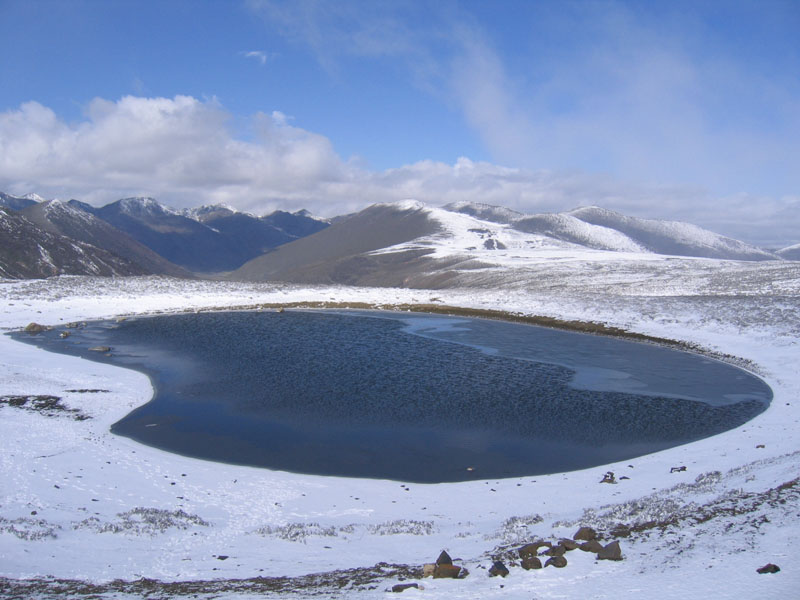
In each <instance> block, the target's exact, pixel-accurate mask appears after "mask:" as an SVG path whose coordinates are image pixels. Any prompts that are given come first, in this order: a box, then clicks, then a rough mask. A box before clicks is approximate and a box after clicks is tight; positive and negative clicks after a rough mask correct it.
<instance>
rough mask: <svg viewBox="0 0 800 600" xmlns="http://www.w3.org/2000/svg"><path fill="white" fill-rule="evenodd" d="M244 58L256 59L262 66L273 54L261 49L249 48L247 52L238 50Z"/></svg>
mask: <svg viewBox="0 0 800 600" xmlns="http://www.w3.org/2000/svg"><path fill="white" fill-rule="evenodd" d="M240 54H241V55H242V56H244V57H245V58H252V59H253V60H255V61H258V62H259V63H260V64H261V65H262V66H263V65H266V64H267V61H268V60H270V59H271V58H273V57H274V54H267V53H266V52H264V51H263V50H250V51H248V52H240Z"/></svg>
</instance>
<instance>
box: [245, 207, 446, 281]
mask: <svg viewBox="0 0 800 600" xmlns="http://www.w3.org/2000/svg"><path fill="white" fill-rule="evenodd" d="M439 229H440V226H439V224H438V223H437V222H436V221H435V220H433V219H431V218H430V217H429V213H428V211H427V210H425V209H424V208H423V207H421V206H419V205H405V204H399V205H385V204H376V205H373V206H370V207H369V208H366V209H364V210H363V211H361V212H359V213H356V214H355V215H353V216H351V217H349V218H347V219H345V220H342V221H338V222H336V223H334V224H333V225H331V226H330V227H327V228H325V229H323V230H321V231H319V232H317V233H315V234H313V235H310V236H308V237H304V238H301V239H299V240H296V241H294V242H291V243H289V244H286V245H284V246H280V247H278V248H276V249H275V250H273V251H271V252H268V253H267V254H265V255H263V256H260V257H258V258H255V259H253V260H251V261H250V262H248V263H246V264H245V265H243V266H242V267H241V268H240V269H237V270H236V271H234V272H233V273H232V274H231V278H232V279H243V280H250V281H268V280H278V281H291V282H303V283H309V282H314V283H346V284H361V285H392V283H389V281H393V282H394V281H400V282H402V278H403V277H404V272H405V270H410V272H413V271H414V270H415V267H414V265H416V263H417V262H418V260H419V259H420V258H421V257H422V256H424V255H425V254H427V252H428V251H427V250H424V249H418V250H409V251H406V252H399V253H392V254H377V255H372V254H369V253H370V252H372V251H374V250H380V249H382V248H386V247H388V246H393V245H395V244H400V243H403V242H408V241H411V240H414V239H416V238H418V237H421V236H424V235H430V234H433V233H436V232H437V231H439ZM397 285H399V283H397Z"/></svg>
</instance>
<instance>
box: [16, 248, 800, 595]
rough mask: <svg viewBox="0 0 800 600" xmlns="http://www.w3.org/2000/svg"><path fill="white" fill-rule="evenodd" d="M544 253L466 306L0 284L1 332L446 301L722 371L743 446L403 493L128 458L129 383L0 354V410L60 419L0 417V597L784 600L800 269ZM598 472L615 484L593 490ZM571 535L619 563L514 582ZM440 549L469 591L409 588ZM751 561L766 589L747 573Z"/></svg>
mask: <svg viewBox="0 0 800 600" xmlns="http://www.w3.org/2000/svg"><path fill="white" fill-rule="evenodd" d="M558 252H560V258H559V259H558V260H549V261H545V260H543V261H541V262H539V263H535V264H533V263H532V264H531V265H530V267H529V270H527V271H526V277H525V279H524V280H520V282H519V284H518V285H517V286H515V287H508V286H504V285H500V284H498V280H495V282H494V285H493V286H491V287H488V286H487V288H486V289H474V288H470V289H449V290H436V291H432V290H409V289H397V288H379V289H378V288H357V287H346V286H319V287H316V286H291V285H274V284H243V283H230V282H226V283H222V282H211V281H178V280H171V279H167V278H161V277H158V278H155V277H153V278H125V279H110V278H76V277H62V278H57V279H53V280H48V281H24V282H11V283H3V284H2V285H0V299H1V300H2V301H0V327H3V328H12V327H14V328H16V327H23V326H24V325H26V324H27V323H29V322H30V321H34V320H35V321H38V322H41V323H44V324H51V325H54V326H57V327H59V328H60V327H62V326H64V325H65V324H66V323H69V322H80V321H82V320H85V319H90V318H99V317H115V316H125V315H127V316H130V314H131V313H143V312H145V313H146V312H155V311H158V312H161V311H168V312H170V311H198V310H208V309H212V308H214V307H216V308H219V307H224V306H228V307H234V308H235V307H240V306H242V305H254V306H258V305H260V304H262V303H276V304H283V305H286V304H289V303H292V302H298V301H306V302H312V303H324V302H334V303H336V302H345V303H372V304H376V305H381V306H392V305H399V304H402V303H414V304H439V303H444V304H448V305H455V306H462V307H467V308H484V309H486V308H490V309H500V310H504V311H508V312H509V313H510V314H512V315H519V314H526V315H530V314H538V315H545V316H551V317H558V318H561V319H565V320H576V319H577V320H583V321H595V322H600V323H605V324H607V325H609V326H614V327H620V328H623V329H627V330H630V331H635V332H639V333H643V334H648V335H654V336H660V337H666V338H670V339H676V340H681V341H684V342H687V343H692V344H697V345H699V346H701V347H703V348H705V349H707V350H710V351H713V352H716V353H718V354H720V355H724V354H731V353H732V354H735V355H736V356H737V357H739V360H740V363H741V364H747V365H748V366H749V368H751V369H754V370H757V372H759V373H760V374H761V375H762V377H763V378H764V379H765V380H766V382H767V383H768V384H769V385H770V386H771V387H772V389H773V392H774V394H775V395H774V398H773V401H772V403H771V405H770V407H769V408H768V409H767V410H766V411H765V412H764V413H762V414H761V415H759V416H758V417H756V418H755V419H754V420H753V421H751V422H749V423H746V424H745V425H743V426H742V427H739V428H736V429H734V430H731V431H728V432H726V433H723V434H720V435H717V436H713V437H711V438H707V439H704V440H700V441H698V442H695V443H692V444H687V445H684V446H680V447H676V448H672V449H670V450H666V451H663V452H658V453H653V454H649V455H646V456H642V457H640V458H637V459H634V460H626V461H622V462H619V463H615V464H609V465H605V466H602V467H598V468H593V469H586V470H582V471H571V472H567V473H559V474H553V475H545V476H536V477H519V478H510V479H493V480H486V481H473V482H465V483H457V484H439V485H414V484H409V485H403V484H400V483H399V482H395V481H385V480H364V479H353V478H339V477H319V476H308V475H298V474H291V473H286V472H280V471H272V470H268V469H254V468H249V467H241V466H235V465H229V464H219V463H213V462H209V461H202V460H195V459H191V458H187V457H183V456H178V455H174V454H170V453H167V452H163V451H161V450H158V449H156V448H151V447H147V446H142V445H140V444H137V443H135V442H133V441H132V440H129V439H127V438H122V437H119V436H115V435H113V434H111V433H110V431H109V427H110V425H111V424H112V423H114V422H115V421H116V420H118V419H119V418H121V417H122V416H124V415H125V414H127V413H128V412H129V411H131V410H133V409H135V408H136V407H137V406H140V405H141V404H143V403H145V402H147V401H148V400H149V399H150V397H151V395H152V393H153V390H152V387H151V385H150V382H149V380H148V378H147V377H146V376H145V375H143V374H141V373H136V372H132V371H128V370H123V369H118V368H116V367H111V366H109V365H105V364H100V363H97V362H91V361H86V360H81V359H78V358H75V357H68V356H63V355H55V354H50V353H47V352H44V351H42V350H39V349H37V348H34V347H32V346H28V345H24V344H20V343H18V342H15V341H13V340H11V339H9V338H7V337H5V336H0V355H2V356H3V357H4V359H3V360H2V361H0V398H2V399H6V400H8V399H13V398H17V399H21V398H25V397H29V396H42V397H46V396H53V397H57V398H60V402H61V404H62V406H63V409H62V410H60V411H58V410H56V409H52V410H51V411H49V414H48V411H46V410H40V411H38V412H37V411H36V410H26V409H25V408H24V407H21V406H15V405H14V403H12V402H11V401H10V400H8V401H7V402H6V403H5V404H3V405H2V406H0V416H1V417H2V418H0V481H2V482H3V484H2V485H0V559H1V560H0V597H1V596H3V594H4V593H5V594H6V596H5V597H8V598H37V597H39V598H45V597H47V598H64V597H79V595H80V593H81V592H82V593H83V594H84V596H86V595H90V594H91V595H92V596H93V597H97V598H103V599H104V600H110V599H112V598H113V599H115V600H116V599H119V600H122V599H126V600H127V599H130V598H138V597H145V596H147V597H164V598H167V597H170V598H172V597H195V596H196V597H198V598H200V599H202V600H210V599H211V598H217V599H224V600H255V599H256V598H259V599H261V598H286V597H296V598H319V597H325V598H336V599H348V600H350V599H354V600H360V599H364V600H367V599H369V600H378V599H380V598H387V597H389V596H388V595H387V593H386V592H387V590H389V589H391V587H392V586H393V585H394V584H397V583H400V582H401V578H402V582H403V583H418V584H419V585H421V586H422V587H424V588H425V589H424V590H419V589H409V590H406V591H405V592H403V595H402V596H400V597H402V598H405V597H409V598H427V599H429V600H444V599H449V598H462V599H468V598H469V599H471V598H487V599H496V600H530V599H531V598H533V597H535V598H537V599H539V600H555V599H557V598H592V599H597V600H639V599H640V598H657V599H658V600H678V599H684V598H694V597H698V596H709V597H713V598H720V599H725V600H733V599H737V598H742V597H747V598H764V599H772V598H793V597H794V596H795V595H796V591H797V588H798V585H800V576H798V568H797V559H796V558H795V554H794V550H793V549H794V544H795V541H796V539H797V536H798V534H800V525H798V518H797V512H798V509H797V507H798V502H800V480H799V479H798V469H797V465H798V460H800V442H798V437H797V435H796V432H797V428H798V423H800V404H798V402H797V398H798V397H800V374H799V373H798V370H797V363H798V360H800V356H799V354H800V346H799V345H798V344H797V339H798V336H800V301H799V300H798V299H800V264H798V263H794V262H790V261H770V262H735V261H715V260H696V259H684V258H671V259H669V260H651V259H648V258H647V256H648V255H644V254H639V255H635V256H636V257H638V258H635V259H634V258H633V257H634V255H632V254H622V253H598V254H600V255H602V256H604V257H605V260H604V261H603V262H591V261H584V260H579V259H580V258H581V257H583V256H584V254H585V252H586V251H585V250H581V249H575V248H573V249H572V252H573V256H572V259H571V258H570V256H569V254H568V249H565V248H562V249H560V250H558ZM623 284H624V285H623ZM412 318H413V317H412ZM30 402H31V403H33V400H30ZM17 404H19V402H17ZM30 408H33V406H31V407H30ZM71 411H78V412H71ZM76 417H81V418H76ZM85 417H89V418H85ZM621 418H622V417H621ZM391 451H392V449H391V448H387V452H391ZM683 467H685V469H684V468H683ZM607 471H613V472H614V473H615V474H616V481H617V483H616V484H613V485H609V484H604V483H601V481H602V479H603V476H604V474H605V473H606V472H607ZM619 524H623V525H625V526H626V527H618V525H619ZM581 525H589V526H592V527H595V528H597V529H598V530H599V531H600V532H601V533H602V534H603V535H605V536H606V538H605V539H604V540H603V542H604V543H606V542H608V541H610V540H611V539H616V538H617V536H623V535H624V537H619V538H618V539H620V543H621V548H622V554H623V557H624V558H623V560H621V561H619V562H613V561H598V560H596V559H595V555H594V554H593V553H588V552H582V551H580V550H573V551H571V552H567V554H566V558H567V561H568V565H567V566H566V567H564V568H561V569H556V568H553V567H547V568H544V569H538V570H530V571H527V570H525V569H523V568H522V567H521V566H520V564H519V558H518V555H517V554H516V551H517V549H518V548H519V547H520V546H522V545H523V544H525V543H527V542H531V541H534V540H537V539H545V540H552V541H556V540H558V539H559V538H563V537H572V536H573V535H574V534H575V532H576V530H577V529H578V527H579V526H581ZM443 549H445V550H447V551H448V553H449V554H450V555H451V556H452V557H454V558H456V559H460V560H456V562H457V564H460V565H463V566H465V567H466V568H467V569H468V570H469V573H470V574H469V576H468V577H466V578H465V579H459V580H444V579H431V578H424V579H423V578H420V577H419V572H420V571H421V566H422V564H423V563H428V562H433V561H434V560H435V559H436V557H437V556H438V555H439V553H440V551H441V550H443ZM498 558H501V559H502V560H504V561H505V563H506V565H507V566H508V567H509V570H510V573H509V575H508V576H507V577H505V578H501V577H489V575H488V573H487V571H488V568H489V567H490V566H491V565H492V562H493V561H494V560H497V559H498ZM545 559H546V557H542V562H544V560H545ZM767 563H773V564H777V565H778V566H779V567H780V569H781V571H780V572H778V573H774V574H764V575H762V574H758V573H757V572H756V569H757V568H759V567H762V566H764V565H766V564H767ZM393 565H400V566H403V565H408V568H407V569H405V570H400V571H398V570H395V567H394V566H393ZM367 573H369V574H371V576H370V577H371V578H369V577H366V576H365V574H367ZM310 574H315V575H310ZM2 578H5V579H2ZM394 596H395V595H394V594H392V596H391V597H394Z"/></svg>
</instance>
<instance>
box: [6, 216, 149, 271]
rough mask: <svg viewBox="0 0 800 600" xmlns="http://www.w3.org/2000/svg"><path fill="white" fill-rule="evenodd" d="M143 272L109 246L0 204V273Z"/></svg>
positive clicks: (139, 267)
mask: <svg viewBox="0 0 800 600" xmlns="http://www.w3.org/2000/svg"><path fill="white" fill-rule="evenodd" d="M146 274H148V271H147V270H146V269H144V268H143V267H141V266H139V265H137V264H135V263H133V262H131V261H129V260H127V259H125V258H121V257H119V256H117V255H115V254H112V253H111V252H109V251H108V250H105V249H103V248H98V247H97V246H93V245H91V244H87V243H86V242H81V241H77V240H74V239H72V238H69V237H67V236H64V235H60V234H58V233H53V232H50V231H45V230H44V229H42V228H40V227H38V226H36V225H35V224H34V223H32V222H31V221H30V220H28V219H26V218H25V217H24V216H23V215H22V214H20V213H19V212H16V211H13V210H10V209H8V208H5V207H0V277H4V278H12V279H30V278H44V277H52V276H53V275H100V276H110V275H146Z"/></svg>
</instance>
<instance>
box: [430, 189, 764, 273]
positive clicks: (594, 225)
mask: <svg viewBox="0 0 800 600" xmlns="http://www.w3.org/2000/svg"><path fill="white" fill-rule="evenodd" d="M444 208H445V209H447V210H451V211H453V212H458V213H462V214H469V215H472V216H475V217H477V218H480V219H483V220H487V221H492V222H494V223H500V224H509V225H511V226H513V227H514V228H515V229H519V230H520V231H525V232H528V233H537V234H541V235H545V236H549V237H552V238H555V239H558V240H562V241H565V242H569V243H573V244H578V245H580V246H585V247H587V248H594V249H598V250H615V251H620V252H651V253H654V254H667V255H671V256H695V257H700V258H720V259H724V260H774V259H776V258H777V256H776V255H775V254H773V253H771V252H767V251H766V250H762V249H761V248H756V247H755V246H751V245H749V244H745V243H744V242H740V241H738V240H734V239H731V238H728V237H725V236H722V235H719V234H716V233H713V232H711V231H708V230H706V229H702V228H701V227H698V226H696V225H692V224H690V223H683V222H680V221H660V220H655V219H640V218H636V217H628V216H625V215H622V214H620V213H617V212H614V211H611V210H607V209H604V208H599V207H597V206H588V207H583V208H577V209H575V210H571V211H568V212H565V213H545V214H535V215H524V214H521V213H516V212H514V211H509V210H508V209H505V208H502V207H497V206H490V205H487V204H475V203H468V202H461V203H454V204H448V205H447V206H445V207H444Z"/></svg>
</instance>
